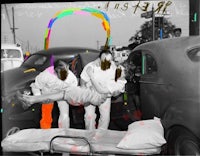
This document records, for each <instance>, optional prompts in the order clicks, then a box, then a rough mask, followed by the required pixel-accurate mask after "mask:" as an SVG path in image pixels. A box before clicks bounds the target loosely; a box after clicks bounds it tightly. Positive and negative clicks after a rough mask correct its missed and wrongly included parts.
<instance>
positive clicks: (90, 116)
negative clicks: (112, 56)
mask: <svg viewBox="0 0 200 156" xmlns="http://www.w3.org/2000/svg"><path fill="white" fill-rule="evenodd" d="M99 62H100V59H99V58H98V59H96V60H95V61H93V62H90V63H88V64H87V65H86V66H85V67H84V69H83V71H82V73H81V79H82V80H83V81H85V82H86V87H87V88H91V89H92V88H93V89H94V90H95V88H94V86H93V85H92V83H91V80H90V77H89V75H88V74H87V69H88V67H92V69H93V76H94V80H95V81H97V82H98V83H99V84H100V86H102V89H104V90H107V91H108V92H109V94H108V96H107V99H106V101H105V102H104V103H103V104H101V105H99V106H98V107H99V112H100V119H99V124H98V129H108V126H109V122H110V109H111V97H112V96H117V95H119V94H120V93H123V92H124V90H125V84H126V79H125V78H124V73H123V67H121V68H122V76H121V77H120V78H119V79H118V80H117V81H116V82H115V71H116V68H117V66H116V65H115V63H114V62H113V61H112V62H111V66H110V68H109V69H107V70H105V71H103V70H101V67H100V66H99ZM84 108H85V116H84V118H85V127H86V129H89V130H93V129H95V128H96V127H95V124H96V122H95V119H96V114H95V108H96V107H95V106H93V105H89V106H85V107H84Z"/></svg>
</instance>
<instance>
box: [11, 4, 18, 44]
mask: <svg viewBox="0 0 200 156" xmlns="http://www.w3.org/2000/svg"><path fill="white" fill-rule="evenodd" d="M12 17H13V27H12V28H10V29H11V30H12V33H13V41H14V44H16V36H15V29H18V28H15V15H14V8H13V7H12Z"/></svg>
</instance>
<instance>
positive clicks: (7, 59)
mask: <svg viewBox="0 0 200 156" xmlns="http://www.w3.org/2000/svg"><path fill="white" fill-rule="evenodd" d="M23 61H24V56H23V51H22V48H21V46H20V45H19V44H9V43H1V72H3V71H6V70H9V69H12V68H17V67H19V66H21V64H22V62H23Z"/></svg>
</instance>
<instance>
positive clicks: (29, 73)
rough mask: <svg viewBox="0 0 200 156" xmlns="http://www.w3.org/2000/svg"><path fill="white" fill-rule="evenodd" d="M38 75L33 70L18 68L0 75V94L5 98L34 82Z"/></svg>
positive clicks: (37, 72)
mask: <svg viewBox="0 0 200 156" xmlns="http://www.w3.org/2000/svg"><path fill="white" fill-rule="evenodd" d="M39 73H40V71H37V70H36V69H34V68H26V67H22V66H21V67H19V68H15V69H11V70H8V71H4V72H2V73H1V94H2V96H7V95H9V94H11V93H12V92H16V91H17V90H20V89H22V88H24V87H25V85H27V84H28V83H29V84H30V83H31V82H33V81H34V79H35V77H36V76H37V75H38V74H39Z"/></svg>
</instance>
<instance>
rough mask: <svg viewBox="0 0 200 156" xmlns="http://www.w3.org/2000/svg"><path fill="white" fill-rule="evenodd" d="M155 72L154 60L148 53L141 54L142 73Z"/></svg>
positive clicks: (155, 64)
mask: <svg viewBox="0 0 200 156" xmlns="http://www.w3.org/2000/svg"><path fill="white" fill-rule="evenodd" d="M156 72H157V63H156V60H155V59H154V58H153V56H151V55H150V54H143V55H142V74H153V73H156Z"/></svg>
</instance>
